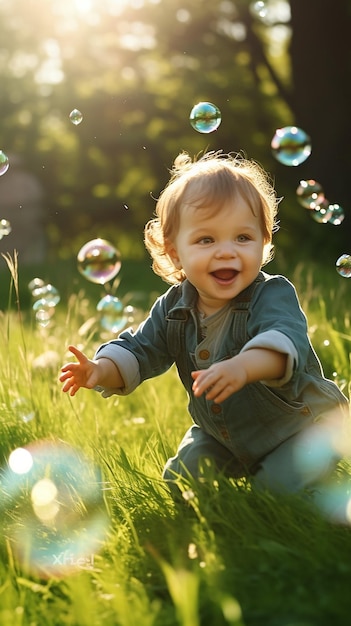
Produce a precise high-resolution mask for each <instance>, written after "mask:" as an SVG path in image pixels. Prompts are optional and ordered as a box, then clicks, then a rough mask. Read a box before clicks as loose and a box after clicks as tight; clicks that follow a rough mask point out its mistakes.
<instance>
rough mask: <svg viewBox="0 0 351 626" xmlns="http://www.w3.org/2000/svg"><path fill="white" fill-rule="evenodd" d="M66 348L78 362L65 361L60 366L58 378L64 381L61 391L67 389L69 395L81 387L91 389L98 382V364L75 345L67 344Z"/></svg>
mask: <svg viewBox="0 0 351 626" xmlns="http://www.w3.org/2000/svg"><path fill="white" fill-rule="evenodd" d="M68 349H69V351H70V352H72V354H74V356H75V357H76V358H77V359H78V363H66V365H64V366H63V367H62V368H61V372H62V374H61V376H60V378H59V380H60V382H61V383H64V385H63V387H62V391H64V392H67V391H68V392H69V395H70V396H74V395H75V394H76V393H77V391H78V389H80V388H81V387H86V388H87V389H92V388H93V387H95V386H96V385H97V384H98V365H97V363H96V361H90V360H89V359H88V358H87V357H86V356H85V354H84V353H83V352H81V351H80V350H78V348H76V347H75V346H69V348H68Z"/></svg>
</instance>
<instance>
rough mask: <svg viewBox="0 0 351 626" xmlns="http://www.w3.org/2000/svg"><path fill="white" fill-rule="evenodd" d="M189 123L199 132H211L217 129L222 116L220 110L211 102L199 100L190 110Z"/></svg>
mask: <svg viewBox="0 0 351 626" xmlns="http://www.w3.org/2000/svg"><path fill="white" fill-rule="evenodd" d="M189 119H190V124H191V125H192V127H193V128H195V130H197V131H198V132H199V133H212V132H213V131H214V130H217V128H218V126H219V125H220V123H221V121H222V118H221V112H220V110H219V108H218V107H216V105H215V104H212V103H211V102H199V103H198V104H195V106H194V107H193V108H192V110H191V112H190V118H189Z"/></svg>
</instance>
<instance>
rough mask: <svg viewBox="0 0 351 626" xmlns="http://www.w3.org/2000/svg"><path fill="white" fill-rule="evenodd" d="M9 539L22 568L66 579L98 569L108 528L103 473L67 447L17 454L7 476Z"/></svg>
mask: <svg viewBox="0 0 351 626" xmlns="http://www.w3.org/2000/svg"><path fill="white" fill-rule="evenodd" d="M1 490H2V498H1V503H0V510H1V517H2V524H3V525H4V527H5V528H4V531H5V532H4V534H6V535H7V536H9V538H10V542H11V547H12V551H13V553H14V555H15V556H16V558H17V559H18V561H19V563H20V565H21V567H22V568H23V569H24V570H26V571H28V572H33V573H35V574H39V575H41V576H43V575H44V576H57V577H62V576H64V575H66V574H69V573H71V572H74V571H77V569H81V568H84V567H85V568H86V567H92V566H93V564H94V554H96V553H97V551H98V550H99V549H100V547H101V544H102V541H103V539H104V537H105V534H106V529H107V515H106V508H105V505H104V498H103V491H102V477H101V470H100V469H99V468H98V467H96V466H95V465H94V464H93V463H91V462H90V461H89V460H88V459H87V458H85V457H84V456H83V454H82V453H81V452H80V451H78V450H77V449H74V448H72V447H71V446H69V445H67V444H65V443H63V442H54V441H37V442H34V443H30V444H29V445H26V446H23V447H21V448H17V449H16V450H13V451H12V452H11V454H10V456H9V459H8V466H7V468H4V469H3V471H2V475H1Z"/></svg>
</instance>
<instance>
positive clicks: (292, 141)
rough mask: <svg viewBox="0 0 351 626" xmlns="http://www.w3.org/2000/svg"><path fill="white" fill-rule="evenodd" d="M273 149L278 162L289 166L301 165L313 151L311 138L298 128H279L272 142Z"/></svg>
mask: <svg viewBox="0 0 351 626" xmlns="http://www.w3.org/2000/svg"><path fill="white" fill-rule="evenodd" d="M271 148H272V153H273V156H274V157H275V158H276V159H277V161H279V163H282V164H283V165H289V166H297V165H300V164H301V163H303V162H304V161H306V159H307V158H308V157H309V156H310V154H311V151H312V145H311V139H310V137H309V136H308V135H307V134H306V133H305V131H304V130H302V129H301V128H297V126H285V127H284V128H278V129H277V130H276V131H275V135H274V137H273V139H272V141H271Z"/></svg>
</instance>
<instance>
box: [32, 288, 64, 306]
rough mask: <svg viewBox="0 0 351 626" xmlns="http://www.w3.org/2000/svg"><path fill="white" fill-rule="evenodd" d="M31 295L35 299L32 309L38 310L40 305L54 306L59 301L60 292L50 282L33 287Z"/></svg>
mask: <svg viewBox="0 0 351 626" xmlns="http://www.w3.org/2000/svg"><path fill="white" fill-rule="evenodd" d="M32 297H33V298H34V300H35V302H34V304H33V310H34V311H38V309H40V306H41V305H43V306H45V307H50V308H51V307H55V306H56V304H58V303H59V302H60V294H59V292H58V290H57V289H56V287H54V286H53V285H51V284H50V283H46V284H45V283H44V285H39V286H37V287H35V288H34V289H33V290H32Z"/></svg>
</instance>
